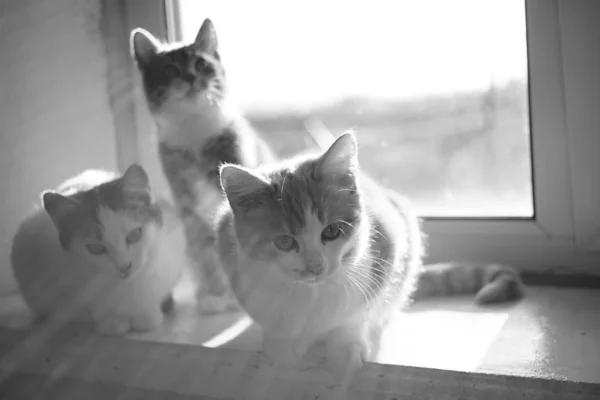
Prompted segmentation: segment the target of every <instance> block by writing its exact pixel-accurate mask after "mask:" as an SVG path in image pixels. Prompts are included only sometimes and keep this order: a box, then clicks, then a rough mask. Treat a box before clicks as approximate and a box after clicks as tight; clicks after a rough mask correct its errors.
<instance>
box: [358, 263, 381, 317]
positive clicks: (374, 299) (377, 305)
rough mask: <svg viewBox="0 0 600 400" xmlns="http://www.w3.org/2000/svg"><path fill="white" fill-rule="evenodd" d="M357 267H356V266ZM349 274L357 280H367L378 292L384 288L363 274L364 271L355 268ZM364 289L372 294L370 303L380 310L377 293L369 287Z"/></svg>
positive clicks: (366, 273)
mask: <svg viewBox="0 0 600 400" xmlns="http://www.w3.org/2000/svg"><path fill="white" fill-rule="evenodd" d="M357 266H358V265H357ZM351 273H352V274H353V276H354V277H355V278H357V279H360V278H364V279H366V280H368V281H369V282H371V283H372V284H373V285H375V287H376V288H378V289H379V290H380V291H383V289H384V287H383V285H382V284H380V283H379V282H377V281H376V280H375V278H373V277H372V276H369V275H368V272H365V270H364V269H363V270H361V269H360V268H356V269H352V270H351ZM366 289H367V290H368V291H369V292H370V293H372V294H373V296H372V297H371V302H372V303H373V304H375V306H376V307H379V308H381V304H380V302H379V297H380V296H377V293H376V292H375V289H373V288H372V287H370V286H366Z"/></svg>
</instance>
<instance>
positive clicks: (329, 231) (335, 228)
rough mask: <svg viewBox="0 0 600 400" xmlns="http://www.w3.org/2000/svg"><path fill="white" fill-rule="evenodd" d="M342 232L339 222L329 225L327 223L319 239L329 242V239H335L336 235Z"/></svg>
mask: <svg viewBox="0 0 600 400" xmlns="http://www.w3.org/2000/svg"><path fill="white" fill-rule="evenodd" d="M342 233H343V231H342V227H341V226H340V224H339V223H337V224H330V225H327V226H326V227H325V229H323V232H321V240H322V241H323V242H329V241H332V240H335V239H337V238H338V237H340V235H341V234H342Z"/></svg>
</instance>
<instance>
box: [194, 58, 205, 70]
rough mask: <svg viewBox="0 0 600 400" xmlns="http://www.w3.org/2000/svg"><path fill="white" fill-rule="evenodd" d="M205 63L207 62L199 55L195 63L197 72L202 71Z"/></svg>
mask: <svg viewBox="0 0 600 400" xmlns="http://www.w3.org/2000/svg"><path fill="white" fill-rule="evenodd" d="M207 65H208V63H207V62H206V60H205V59H204V58H202V57H199V58H198V59H197V60H196V63H195V68H196V71H198V72H200V71H202V70H203V69H204V68H205V67H206V66H207Z"/></svg>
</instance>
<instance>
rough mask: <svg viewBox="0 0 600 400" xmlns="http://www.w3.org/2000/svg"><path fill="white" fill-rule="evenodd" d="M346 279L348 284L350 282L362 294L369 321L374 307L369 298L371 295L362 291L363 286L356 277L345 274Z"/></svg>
mask: <svg viewBox="0 0 600 400" xmlns="http://www.w3.org/2000/svg"><path fill="white" fill-rule="evenodd" d="M346 277H347V278H348V280H349V282H351V283H352V284H353V286H354V287H356V288H357V289H358V290H360V292H361V293H362V295H363V297H364V299H365V302H366V305H367V307H366V309H367V312H368V313H369V319H370V318H371V312H372V306H373V305H374V302H373V301H372V298H371V294H370V293H369V292H366V291H365V290H364V284H363V283H362V282H361V281H360V279H359V278H358V277H356V276H355V275H353V274H352V273H349V274H347V275H346Z"/></svg>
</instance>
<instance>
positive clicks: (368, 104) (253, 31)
mask: <svg viewBox="0 0 600 400" xmlns="http://www.w3.org/2000/svg"><path fill="white" fill-rule="evenodd" d="M179 7H180V9H179V15H180V19H179V21H180V26H181V29H180V31H181V38H182V39H183V40H184V41H186V42H191V41H193V40H194V38H195V36H196V34H197V32H198V28H199V24H200V23H201V22H202V18H199V16H200V15H203V16H210V18H211V19H212V20H213V22H214V23H215V25H216V28H217V34H218V36H219V40H220V46H221V56H222V58H223V60H224V65H225V68H226V69H227V72H228V75H229V80H230V82H231V85H230V87H231V90H232V91H233V92H234V95H235V98H236V100H237V105H238V106H239V107H240V108H241V109H242V110H243V111H244V113H245V115H246V116H247V117H248V118H249V119H250V121H251V122H252V123H253V124H254V126H255V127H256V128H257V129H258V131H259V132H261V133H262V134H263V135H264V136H265V137H266V138H267V139H268V140H269V142H270V143H272V144H273V146H274V147H275V149H276V150H277V151H278V153H279V154H283V155H291V154H294V153H297V152H298V150H299V149H302V148H303V147H312V146H314V144H313V143H314V142H313V141H312V140H311V136H310V135H309V134H308V132H307V127H306V126H305V124H306V122H307V120H308V121H309V122H310V120H311V119H318V120H320V121H322V122H324V123H325V125H326V126H327V127H328V128H329V129H330V130H331V131H333V132H335V133H336V134H339V133H341V132H342V131H344V130H346V129H348V128H354V129H355V130H356V133H357V136H358V138H359V143H360V150H361V151H360V161H361V165H362V166H363V168H365V169H366V170H367V171H368V172H370V173H371V174H372V175H373V176H375V177H377V178H378V179H379V180H380V181H381V182H382V183H383V184H385V185H388V186H390V187H393V188H396V189H398V190H401V191H402V192H403V193H404V194H405V195H407V196H408V197H409V198H410V199H411V200H412V202H413V203H414V204H415V206H416V208H417V211H418V212H420V214H421V215H423V216H427V217H432V216H444V217H492V216H493V217H532V216H533V192H532V174H531V157H530V154H531V152H530V140H529V110H528V80H527V71H528V70H527V46H526V42H527V41H526V38H527V37H526V30H525V4H524V0H494V1H479V0H458V1H452V2H448V1H444V0H427V1H414V0H402V1H394V2H390V1H385V0H381V1H375V2H373V1H358V2H351V3H347V4H345V5H344V6H343V8H340V5H339V4H338V3H335V2H320V1H317V0H312V1H308V2H302V3H296V4H295V5H293V4H287V3H281V2H278V3H274V2H272V1H266V0H261V1H253V2H245V3H240V4H236V8H238V10H237V12H236V13H231V11H230V10H231V4H229V3H227V2H216V1H215V2H197V1H194V0H183V1H180V2H179ZM267 9H268V10H269V13H266V12H265V11H264V10H267ZM317 10H318V12H317ZM432 10H435V12H432ZM274 15H275V16H276V17H273V16H274ZM507 26H509V27H510V29H506V27H507ZM241 32H243V34H241ZM440 32H443V35H440ZM475 32H477V34H474V33H475ZM313 123H314V122H313ZM308 129H310V126H309V127H308Z"/></svg>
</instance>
